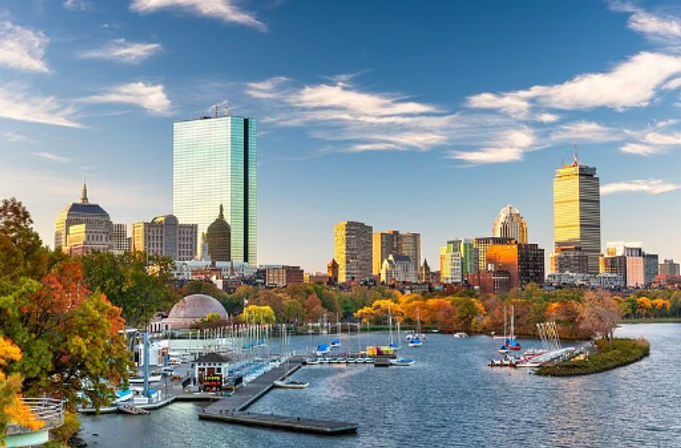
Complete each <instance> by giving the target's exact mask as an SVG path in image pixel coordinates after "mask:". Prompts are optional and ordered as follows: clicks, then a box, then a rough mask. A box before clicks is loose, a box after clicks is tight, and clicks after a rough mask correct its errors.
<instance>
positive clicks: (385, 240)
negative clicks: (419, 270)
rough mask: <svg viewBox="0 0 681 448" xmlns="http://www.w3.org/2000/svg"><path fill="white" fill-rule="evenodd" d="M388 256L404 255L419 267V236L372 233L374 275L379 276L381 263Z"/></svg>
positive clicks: (401, 233)
mask: <svg viewBox="0 0 681 448" xmlns="http://www.w3.org/2000/svg"><path fill="white" fill-rule="evenodd" d="M389 255H404V256H407V257H409V258H410V259H411V260H412V262H413V263H414V264H415V265H416V266H419V265H420V264H421V234H420V233H412V232H399V231H398V230H388V231H387V232H374V235H373V262H372V265H373V268H372V271H373V273H374V275H377V274H380V273H381V270H382V267H383V262H384V261H385V259H386V258H388V256H389Z"/></svg>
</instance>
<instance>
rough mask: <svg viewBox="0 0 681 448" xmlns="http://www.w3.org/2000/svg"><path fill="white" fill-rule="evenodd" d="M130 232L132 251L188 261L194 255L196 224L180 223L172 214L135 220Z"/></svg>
mask: <svg viewBox="0 0 681 448" xmlns="http://www.w3.org/2000/svg"><path fill="white" fill-rule="evenodd" d="M131 234H132V236H131V248H130V250H131V251H132V252H146V253H147V254H150V255H152V254H153V255H163V256H166V257H170V258H172V259H173V260H175V261H189V260H193V259H194V257H195V256H196V245H197V237H196V224H180V223H179V221H178V219H177V218H176V217H175V216H173V215H165V216H158V217H156V218H154V219H152V220H151V222H135V223H133V224H132V232H131Z"/></svg>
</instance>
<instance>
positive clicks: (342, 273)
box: [334, 221, 373, 283]
mask: <svg viewBox="0 0 681 448" xmlns="http://www.w3.org/2000/svg"><path fill="white" fill-rule="evenodd" d="M372 232H373V228H372V227H371V226H368V225H366V224H364V223H363V222H356V221H343V222H340V223H338V224H336V227H335V228H334V260H335V261H336V263H338V282H339V283H347V282H349V281H353V280H354V281H358V282H361V281H363V280H366V279H367V278H369V277H371V274H372V263H371V261H372V256H373V250H372V246H373V244H372Z"/></svg>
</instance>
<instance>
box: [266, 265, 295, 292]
mask: <svg viewBox="0 0 681 448" xmlns="http://www.w3.org/2000/svg"><path fill="white" fill-rule="evenodd" d="M303 281H304V276H303V270H302V269H300V266H273V265H270V266H265V286H267V287H270V288H283V287H285V286H286V285H295V284H300V283H303Z"/></svg>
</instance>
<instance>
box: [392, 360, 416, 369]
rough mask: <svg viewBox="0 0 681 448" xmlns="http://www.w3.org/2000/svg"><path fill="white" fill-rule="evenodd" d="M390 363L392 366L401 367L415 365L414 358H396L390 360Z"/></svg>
mask: <svg viewBox="0 0 681 448" xmlns="http://www.w3.org/2000/svg"><path fill="white" fill-rule="evenodd" d="M390 365H391V366H401V367H406V366H413V365H414V360H413V359H410V358H396V359H391V360H390Z"/></svg>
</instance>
